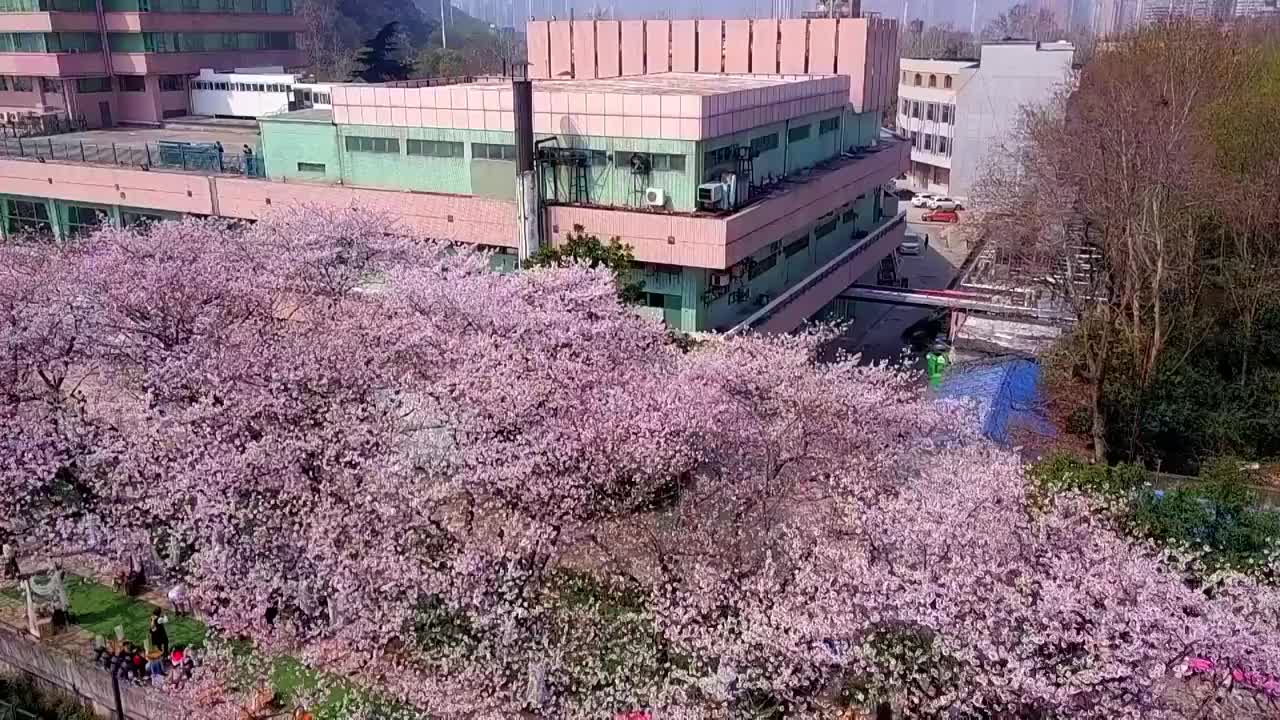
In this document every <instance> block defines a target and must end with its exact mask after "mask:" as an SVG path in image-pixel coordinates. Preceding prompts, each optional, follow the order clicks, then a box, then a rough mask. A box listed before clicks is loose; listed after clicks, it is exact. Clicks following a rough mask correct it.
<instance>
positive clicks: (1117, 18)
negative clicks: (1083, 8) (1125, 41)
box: [1092, 0, 1141, 37]
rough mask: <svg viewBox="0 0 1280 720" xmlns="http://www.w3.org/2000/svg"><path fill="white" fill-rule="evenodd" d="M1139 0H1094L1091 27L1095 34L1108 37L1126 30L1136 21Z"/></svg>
mask: <svg viewBox="0 0 1280 720" xmlns="http://www.w3.org/2000/svg"><path fill="white" fill-rule="evenodd" d="M1140 1H1141V0H1095V1H1094V6H1093V18H1092V27H1093V32H1094V34H1095V35H1097V36H1099V37H1108V36H1111V35H1118V34H1120V33H1123V32H1127V31H1129V30H1130V29H1132V28H1133V26H1134V24H1135V23H1136V22H1137V12H1138V4H1139V2H1140Z"/></svg>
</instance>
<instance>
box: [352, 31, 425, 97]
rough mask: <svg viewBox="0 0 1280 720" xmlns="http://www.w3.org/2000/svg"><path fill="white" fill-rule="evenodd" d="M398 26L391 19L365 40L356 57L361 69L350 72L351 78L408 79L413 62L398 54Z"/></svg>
mask: <svg viewBox="0 0 1280 720" xmlns="http://www.w3.org/2000/svg"><path fill="white" fill-rule="evenodd" d="M399 28H400V24H399V23H397V22H396V21H394V20H393V21H391V22H389V23H387V24H386V25H383V26H382V29H381V30H379V31H378V34H377V35H374V36H373V37H372V38H370V39H369V40H368V41H367V42H365V44H364V47H363V48H361V50H360V55H359V57H358V58H356V59H357V60H358V61H359V63H360V64H361V65H362V66H363V69H361V70H357V71H355V72H354V73H352V79H359V80H364V81H365V82H369V83H380V82H387V81H388V80H408V79H409V75H411V74H412V73H413V63H411V62H406V61H405V60H404V59H403V58H402V57H401V55H400V41H399V36H400V30H399Z"/></svg>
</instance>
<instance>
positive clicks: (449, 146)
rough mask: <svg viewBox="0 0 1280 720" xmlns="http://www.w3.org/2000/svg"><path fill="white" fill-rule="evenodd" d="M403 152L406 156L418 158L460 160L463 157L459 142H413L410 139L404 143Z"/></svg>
mask: <svg viewBox="0 0 1280 720" xmlns="http://www.w3.org/2000/svg"><path fill="white" fill-rule="evenodd" d="M404 151H405V154H406V155H416V156H418V157H443V158H460V157H462V155H463V146H462V143H460V142H451V141H448V140H415V139H413V138H410V139H408V140H406V141H405V148H404Z"/></svg>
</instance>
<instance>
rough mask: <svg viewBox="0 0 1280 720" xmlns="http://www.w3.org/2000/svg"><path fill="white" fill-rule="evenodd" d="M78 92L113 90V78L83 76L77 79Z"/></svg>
mask: <svg viewBox="0 0 1280 720" xmlns="http://www.w3.org/2000/svg"><path fill="white" fill-rule="evenodd" d="M76 92H79V93H100V92H111V78H109V77H97V78H81V79H79V80H77V81H76Z"/></svg>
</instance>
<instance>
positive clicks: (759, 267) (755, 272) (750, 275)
mask: <svg viewBox="0 0 1280 720" xmlns="http://www.w3.org/2000/svg"><path fill="white" fill-rule="evenodd" d="M777 264H778V253H773V254H772V255H770V256H769V257H767V258H765V259H763V260H761V261H759V262H756V263H753V264H752V265H751V269H750V270H748V271H747V279H748V280H755V279H756V278H758V277H760V276H761V275H763V274H765V273H767V272H769V271H770V270H772V269H773V266H775V265H777Z"/></svg>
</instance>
